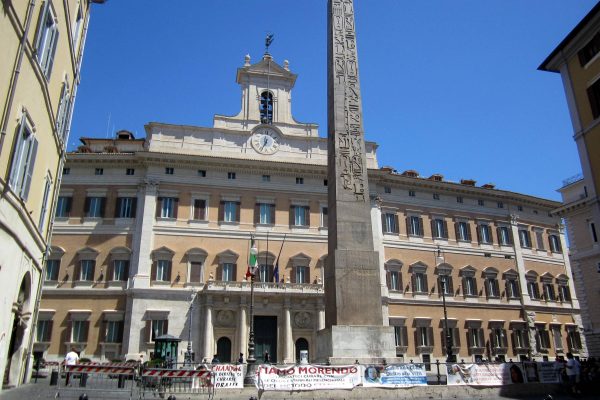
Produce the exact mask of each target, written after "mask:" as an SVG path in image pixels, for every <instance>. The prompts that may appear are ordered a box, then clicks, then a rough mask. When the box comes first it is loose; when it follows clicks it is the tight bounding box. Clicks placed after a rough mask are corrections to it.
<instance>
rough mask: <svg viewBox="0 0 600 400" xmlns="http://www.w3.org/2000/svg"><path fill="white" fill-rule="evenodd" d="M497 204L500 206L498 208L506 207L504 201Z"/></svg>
mask: <svg viewBox="0 0 600 400" xmlns="http://www.w3.org/2000/svg"><path fill="white" fill-rule="evenodd" d="M496 206H498V208H504V203H503V202H501V201H499V202H497V203H496Z"/></svg>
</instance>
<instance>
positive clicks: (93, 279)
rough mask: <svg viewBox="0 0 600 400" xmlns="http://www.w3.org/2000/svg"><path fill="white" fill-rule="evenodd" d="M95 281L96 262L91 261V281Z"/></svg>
mask: <svg viewBox="0 0 600 400" xmlns="http://www.w3.org/2000/svg"><path fill="white" fill-rule="evenodd" d="M95 280H96V260H92V281H95Z"/></svg>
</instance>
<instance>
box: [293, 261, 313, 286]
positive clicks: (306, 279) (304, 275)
mask: <svg viewBox="0 0 600 400" xmlns="http://www.w3.org/2000/svg"><path fill="white" fill-rule="evenodd" d="M295 270H296V271H295V272H296V281H295V282H296V283H310V276H308V273H309V269H308V267H307V266H302V265H298V266H296V268H295Z"/></svg>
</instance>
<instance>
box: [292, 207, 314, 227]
mask: <svg viewBox="0 0 600 400" xmlns="http://www.w3.org/2000/svg"><path fill="white" fill-rule="evenodd" d="M290 211H291V212H292V221H291V225H292V226H308V225H309V218H310V207H309V206H292V207H291V210H290Z"/></svg>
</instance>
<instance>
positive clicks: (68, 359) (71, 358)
mask: <svg viewBox="0 0 600 400" xmlns="http://www.w3.org/2000/svg"><path fill="white" fill-rule="evenodd" d="M75 350H76V349H75V347H71V351H70V352H68V353H67V355H66V356H65V359H64V361H63V363H64V364H65V365H66V366H67V367H68V366H70V365H75V364H77V363H78V362H79V354H77V352H76V351H75ZM70 378H71V373H70V372H69V371H68V370H67V374H66V378H65V385H67V386H68V385H69V380H70Z"/></svg>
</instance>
